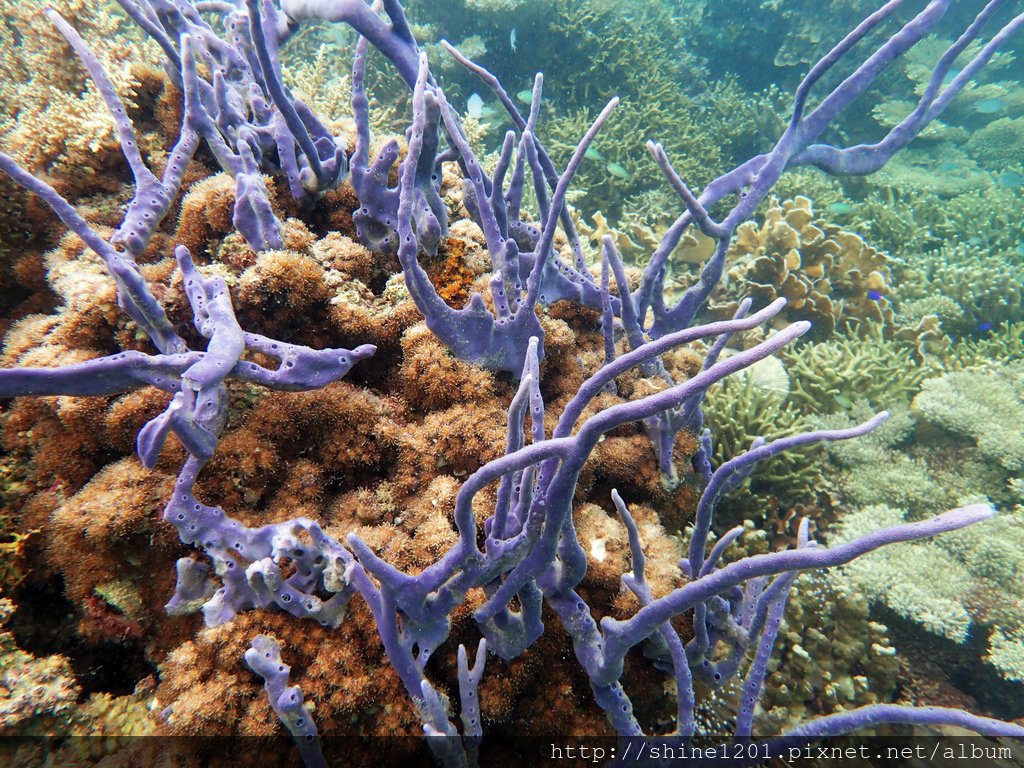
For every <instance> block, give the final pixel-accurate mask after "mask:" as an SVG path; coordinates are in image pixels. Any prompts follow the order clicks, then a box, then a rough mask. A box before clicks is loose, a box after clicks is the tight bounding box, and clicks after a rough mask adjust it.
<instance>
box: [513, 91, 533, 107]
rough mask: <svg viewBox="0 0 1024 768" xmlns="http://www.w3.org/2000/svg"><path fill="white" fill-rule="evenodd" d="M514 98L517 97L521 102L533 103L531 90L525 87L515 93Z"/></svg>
mask: <svg viewBox="0 0 1024 768" xmlns="http://www.w3.org/2000/svg"><path fill="white" fill-rule="evenodd" d="M516 98H517V99H519V100H520V101H521V102H523V104H532V103H533V91H532V90H530V89H526V90H523V91H520V92H519V93H517V94H516Z"/></svg>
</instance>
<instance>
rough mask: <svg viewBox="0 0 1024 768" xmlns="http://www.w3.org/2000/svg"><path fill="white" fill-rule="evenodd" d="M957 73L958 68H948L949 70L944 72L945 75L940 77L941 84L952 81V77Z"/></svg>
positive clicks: (958, 71)
mask: <svg viewBox="0 0 1024 768" xmlns="http://www.w3.org/2000/svg"><path fill="white" fill-rule="evenodd" d="M959 74H960V70H959V69H951V70H949V72H947V73H946V76H945V77H944V78H942V84H943V85H949V84H950V83H952V82H953V79H954V78H955V77H956V76H957V75H959Z"/></svg>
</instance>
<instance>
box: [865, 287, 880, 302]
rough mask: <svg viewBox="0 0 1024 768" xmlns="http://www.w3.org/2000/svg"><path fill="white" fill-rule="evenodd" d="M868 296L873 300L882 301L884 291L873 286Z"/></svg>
mask: <svg viewBox="0 0 1024 768" xmlns="http://www.w3.org/2000/svg"><path fill="white" fill-rule="evenodd" d="M868 298H869V299H871V300H872V301H881V300H882V292H881V291H876V290H875V289H874V288H872V289H871V290H870V291H868Z"/></svg>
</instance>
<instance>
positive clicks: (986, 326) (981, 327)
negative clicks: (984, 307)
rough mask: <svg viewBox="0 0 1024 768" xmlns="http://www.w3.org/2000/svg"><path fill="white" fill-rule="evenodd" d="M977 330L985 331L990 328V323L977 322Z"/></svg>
mask: <svg viewBox="0 0 1024 768" xmlns="http://www.w3.org/2000/svg"><path fill="white" fill-rule="evenodd" d="M978 330H979V331H981V332H982V333H987V332H988V331H991V330H992V323H978Z"/></svg>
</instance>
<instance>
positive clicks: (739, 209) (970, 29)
mask: <svg viewBox="0 0 1024 768" xmlns="http://www.w3.org/2000/svg"><path fill="white" fill-rule="evenodd" d="M1005 4H1006V3H1005V1H1004V0H990V1H989V2H988V3H987V4H986V5H985V6H984V8H982V10H981V11H980V12H979V13H978V15H977V16H976V17H975V19H974V20H973V21H972V22H971V23H970V24H969V25H968V26H967V27H966V28H965V29H964V31H963V33H962V34H961V35H960V36H959V37H958V38H957V40H956V41H955V42H954V43H953V44H952V45H950V46H949V47H948V48H947V49H946V51H945V53H943V55H942V56H941V57H940V59H939V61H938V62H937V63H936V65H935V68H934V69H933V71H932V74H931V77H930V79H929V82H928V85H927V87H926V88H925V92H924V93H923V94H922V96H921V98H920V100H919V102H918V105H917V107H916V108H915V109H914V110H913V111H912V112H911V114H910V115H908V116H907V117H906V119H904V120H903V121H902V122H900V123H899V124H898V125H897V126H895V127H894V128H892V129H891V130H890V131H889V133H888V134H886V136H885V137H884V138H883V139H882V140H881V141H879V142H877V143H875V144H870V145H858V146H854V147H845V148H840V147H833V146H831V145H827V144H818V143H815V142H817V141H818V139H819V138H820V137H821V135H822V134H823V133H824V132H825V130H826V129H827V128H828V127H829V126H830V125H832V123H833V122H834V121H835V120H836V118H838V117H839V115H840V114H841V113H842V112H843V111H844V110H846V109H848V108H849V107H850V105H851V104H853V103H854V102H855V101H856V100H857V98H859V97H860V96H861V95H862V94H863V93H864V91H866V90H867V89H868V88H869V87H870V86H871V84H872V83H874V82H875V80H876V79H877V78H878V77H879V76H880V75H881V74H882V73H883V72H884V71H885V70H886V69H887V68H888V67H889V66H890V65H891V64H892V63H893V62H894V61H896V60H897V59H898V58H899V57H900V56H902V55H903V54H904V53H906V52H907V50H909V49H910V48H911V47H912V46H914V45H916V44H917V43H919V42H920V41H921V40H922V39H924V38H925V37H926V36H927V35H928V34H929V33H930V32H931V31H932V30H933V29H934V28H935V26H936V25H937V24H938V23H939V21H940V20H941V19H942V18H943V16H944V15H945V13H946V11H947V10H948V9H949V7H950V0H931V2H929V3H927V5H926V6H925V7H924V8H923V9H922V10H921V11H920V12H919V13H918V14H917V15H915V16H914V17H913V18H912V19H911V20H910V21H908V22H906V23H905V24H903V25H902V26H901V27H900V28H899V29H898V30H897V31H896V32H895V33H894V34H893V35H892V36H891V37H889V38H888V39H887V40H885V41H884V42H883V43H882V44H881V45H879V46H878V47H877V48H876V49H875V50H874V52H873V53H872V54H871V55H870V56H868V57H867V58H865V59H864V61H863V62H861V64H859V65H858V66H857V67H856V68H855V69H854V71H853V72H852V73H851V74H850V75H848V76H847V77H846V78H845V79H844V80H843V81H842V82H841V83H840V84H839V85H838V86H837V87H836V88H835V89H834V90H833V91H832V92H831V93H829V94H827V95H826V96H825V97H824V98H822V100H821V101H820V103H819V104H818V105H817V107H815V108H814V109H813V110H811V111H810V112H808V111H807V100H808V97H809V95H810V92H811V89H812V88H813V87H814V86H815V85H816V84H817V83H818V81H820V80H821V78H822V77H823V76H824V74H825V73H826V72H828V71H829V70H830V69H831V68H832V67H833V66H835V65H836V64H838V63H839V62H840V61H841V60H842V59H843V58H844V57H846V56H847V54H849V52H850V50H851V49H852V48H853V47H854V46H855V45H856V44H857V43H858V42H860V41H861V40H862V39H863V38H864V37H865V36H866V35H868V33H869V32H871V31H873V30H874V29H875V28H877V27H878V26H879V25H880V24H881V23H882V22H884V21H885V20H886V19H888V18H889V17H890V16H891V15H893V13H894V12H895V11H896V10H897V9H898V8H899V7H900V6H901V5H903V0H891V1H890V2H888V3H886V4H885V5H883V6H882V7H881V8H880V9H879V10H878V11H876V12H875V13H873V14H871V15H870V16H868V17H867V18H866V19H865V20H864V21H863V22H861V24H859V25H858V26H857V27H856V28H855V29H854V30H853V31H852V32H850V33H849V34H848V35H847V36H846V37H844V38H843V39H842V40H841V41H840V42H839V43H837V44H836V45H835V47H833V48H832V50H831V51H829V52H828V53H827V54H826V55H825V56H824V57H823V58H822V59H821V60H820V61H818V62H817V63H816V64H815V65H814V66H813V67H811V69H810V71H809V72H808V73H807V75H806V76H805V77H804V79H803V81H802V82H801V84H800V86H799V87H798V88H797V91H796V94H795V96H794V107H793V115H792V118H791V120H790V122H789V126H788V127H787V128H786V131H785V132H784V133H783V135H782V136H781V137H780V138H779V140H778V141H777V142H776V144H775V146H774V147H773V148H772V149H771V151H769V152H767V153H765V154H763V155H758V156H757V157H754V158H751V159H750V160H748V161H746V162H744V163H742V164H741V165H739V166H737V167H736V168H734V169H733V170H731V171H729V172H727V173H725V174H723V175H721V176H719V177H718V178H717V179H715V180H713V181H712V182H710V183H709V184H708V185H707V186H706V187H705V188H704V190H703V192H701V194H700V195H699V196H698V195H695V194H694V193H693V192H691V191H690V189H689V188H688V187H687V186H686V184H685V183H684V182H683V180H682V179H681V178H680V177H679V176H678V174H677V173H676V172H675V170H674V169H673V168H672V166H671V163H670V161H669V159H668V157H667V155H666V154H665V151H664V149H663V148H662V147H661V146H660V145H659V144H656V143H653V142H649V143H648V149H649V151H650V152H651V154H652V156H653V157H654V160H655V162H656V163H657V164H658V165H659V167H660V168H661V170H662V171H663V173H664V174H665V176H666V178H667V179H668V180H669V183H670V184H671V185H672V187H673V189H674V190H675V191H676V193H677V194H678V195H679V197H680V199H681V200H682V201H683V203H684V205H685V206H686V211H685V212H684V213H683V214H682V215H681V216H680V217H679V218H677V219H676V220H675V222H674V223H673V224H672V225H671V226H670V227H669V228H668V230H667V231H666V232H665V236H664V238H663V239H662V241H661V243H660V244H659V246H658V248H657V249H656V250H655V251H654V253H653V254H652V256H651V259H650V261H649V262H648V264H647V266H646V267H645V269H644V275H643V279H642V281H641V283H640V286H639V288H638V289H637V290H636V291H635V292H634V293H633V295H632V301H633V304H634V308H635V309H634V312H635V314H636V316H637V318H638V319H639V322H640V325H641V326H642V327H643V328H644V331H645V332H646V333H647V334H649V335H651V336H659V335H662V334H664V333H669V332H671V331H672V330H674V329H677V328H680V327H683V326H685V325H688V324H689V323H691V322H692V321H693V318H694V316H695V315H696V313H697V311H698V309H699V308H700V306H701V305H702V304H703V303H704V301H705V300H706V299H707V297H708V296H709V295H710V294H711V291H712V290H713V289H714V287H715V285H716V284H717V283H718V281H719V279H720V278H721V275H722V269H723V267H724V264H725V255H726V253H727V251H728V248H729V242H730V240H731V238H732V235H733V233H734V232H735V231H736V228H737V227H738V226H739V225H740V224H742V223H743V222H744V221H746V220H747V219H749V218H750V217H751V215H752V214H753V213H754V210H755V209H756V208H757V206H758V205H759V204H760V203H761V201H762V200H764V199H765V197H767V195H768V194H769V193H770V192H771V190H772V188H773V187H774V186H775V183H776V182H777V181H778V180H779V178H780V177H781V175H782V174H783V173H784V172H785V171H787V170H789V169H792V168H798V167H801V166H814V167H817V168H820V169H822V170H824V171H826V172H827V173H831V174H834V175H841V176H845V175H866V174H870V173H874V172H875V171H877V170H879V169H880V168H882V167H883V166H884V165H885V164H886V162H888V161H889V159H890V158H891V157H892V156H893V155H894V154H895V153H896V152H897V151H899V150H900V149H901V148H903V147H905V146H906V145H907V144H909V143H910V142H911V141H912V140H913V139H914V138H915V137H917V135H918V134H919V133H920V132H921V131H922V130H923V129H924V128H925V127H926V126H927V125H928V124H929V123H930V122H931V121H932V120H934V119H935V118H936V117H938V116H939V115H940V114H941V113H942V111H943V110H944V109H945V108H946V106H947V105H948V104H949V103H950V102H951V101H952V100H953V98H954V97H956V95H957V94H959V93H960V91H962V90H963V89H964V87H965V86H966V85H967V84H968V83H969V82H970V80H971V78H972V77H974V76H975V75H976V74H977V73H978V71H979V70H980V69H981V68H982V67H984V66H985V64H986V63H988V61H989V60H990V59H991V58H992V56H993V55H994V54H995V52H996V51H997V50H998V48H999V46H1001V45H1002V44H1003V43H1005V42H1006V40H1007V39H1008V38H1009V37H1011V36H1012V35H1014V34H1016V33H1017V32H1018V31H1020V29H1021V27H1022V26H1024V14H1019V15H1017V16H1015V17H1013V18H1012V19H1010V20H1009V21H1008V22H1006V23H1005V24H1004V25H1003V26H1002V27H1001V28H1000V29H998V30H997V32H996V33H995V34H994V35H993V36H992V37H991V38H990V39H989V40H988V41H986V42H985V43H984V44H983V45H981V46H980V49H979V50H978V52H977V53H976V54H975V55H974V56H973V58H972V59H971V60H970V61H969V62H968V63H967V64H966V65H965V66H964V67H963V68H962V69H960V71H959V72H958V73H957V74H956V75H955V76H954V77H953V78H952V79H947V76H948V75H949V74H950V72H951V68H952V66H953V62H954V61H955V60H956V58H957V57H958V56H959V55H960V54H961V53H963V52H964V50H966V48H967V47H968V46H969V45H971V44H972V43H975V42H976V41H978V39H979V37H980V35H981V32H982V29H983V27H984V26H985V24H986V23H987V22H989V21H990V20H991V19H992V17H993V16H994V15H995V14H996V12H997V11H998V10H1000V9H1001V8H1002V6H1004V5H1005ZM730 196H734V197H735V199H736V203H735V204H734V205H732V207H731V208H729V209H728V212H727V213H726V215H725V216H724V217H723V218H722V220H721V221H714V220H713V219H712V218H711V215H710V214H709V213H708V211H709V209H710V208H711V207H712V206H713V205H715V204H716V203H719V202H720V201H722V200H725V199H727V198H728V197H730ZM690 226H696V227H697V228H699V229H700V230H701V231H702V232H703V233H704V234H706V235H708V236H709V237H711V238H713V239H715V240H717V241H718V243H717V246H716V248H715V251H714V254H713V255H712V256H711V258H710V259H709V260H708V262H707V263H706V264H705V265H704V267H703V269H702V271H701V275H700V279H699V281H698V282H697V283H696V284H695V285H693V286H692V287H691V288H689V289H688V290H687V291H686V293H685V294H684V295H683V297H682V298H681V299H679V301H678V302H677V303H676V304H675V305H674V306H673V307H668V306H666V305H665V301H664V296H663V283H664V278H665V267H666V262H667V260H668V257H669V254H671V253H672V251H673V249H674V248H675V247H676V246H677V245H678V244H679V241H680V239H681V238H682V236H683V234H684V233H685V232H686V230H687V229H688V228H689V227H690ZM648 312H650V314H651V319H650V322H649V323H648V322H647V315H648Z"/></svg>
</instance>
